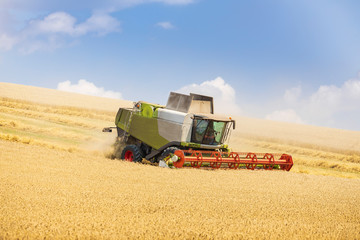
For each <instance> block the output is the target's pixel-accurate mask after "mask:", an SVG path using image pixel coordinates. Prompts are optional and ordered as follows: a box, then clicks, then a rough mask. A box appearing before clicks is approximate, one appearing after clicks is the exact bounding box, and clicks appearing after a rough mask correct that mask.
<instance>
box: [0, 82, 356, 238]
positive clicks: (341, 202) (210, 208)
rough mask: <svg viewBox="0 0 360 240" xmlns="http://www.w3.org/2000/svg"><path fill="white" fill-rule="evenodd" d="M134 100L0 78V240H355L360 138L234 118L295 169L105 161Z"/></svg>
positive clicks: (245, 137)
mask: <svg viewBox="0 0 360 240" xmlns="http://www.w3.org/2000/svg"><path fill="white" fill-rule="evenodd" d="M139 100H141V99H139ZM131 105H132V102H131V101H126V100H116V99H106V98H100V97H92V96H86V95H80V94H75V93H67V92H61V91H57V90H53V89H44V88H38V87H32V86H24V85H18V84H12V83H0V181H1V183H0V191H1V194H0V239H18V238H29V239H39V238H62V239H63V238H66V239H68V238H70V239H75V238H97V239H98V238H99V239H109V238H111V239H114V238H116V239H129V238H130V239H134V238H137V239H154V238H156V239H169V238H173V239H179V238H181V239H209V238H211V239H213V238H216V239H219V238H221V239H249V238H250V239H258V238H272V239H274V238H276V239H289V238H290V239H299V238H310V239H319V238H320V239H329V238H331V239H334V238H336V239H338V238H340V239H359V238H360V204H359V203H358V200H359V199H360V131H349V130H341V129H332V128H324V127H317V126H310V125H301V124H292V123H284V122H275V121H269V120H262V119H253V118H247V117H242V116H232V117H233V118H234V119H235V120H236V121H237V124H236V125H237V126H236V130H235V131H234V132H233V133H232V136H231V141H230V143H229V144H230V146H231V148H232V149H233V150H234V151H242V152H244V151H246V152H278V153H288V154H290V155H292V156H293V160H294V167H293V168H292V169H291V171H290V172H284V171H275V170H274V171H264V170H255V171H250V170H242V169H241V170H212V171H209V170H201V169H191V168H184V169H165V168H160V167H156V166H150V165H145V164H135V163H129V162H124V161H121V160H111V159H109V158H107V157H106V155H107V154H108V153H109V151H111V145H112V143H113V142H114V140H115V134H114V133H110V134H109V133H102V132H101V129H102V128H103V127H109V126H113V125H114V117H115V114H116V111H117V109H118V108H119V107H131ZM215 111H216V110H215Z"/></svg>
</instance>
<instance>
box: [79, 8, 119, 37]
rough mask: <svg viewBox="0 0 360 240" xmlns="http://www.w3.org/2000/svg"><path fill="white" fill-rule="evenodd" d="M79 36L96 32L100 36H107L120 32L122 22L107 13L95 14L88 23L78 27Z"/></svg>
mask: <svg viewBox="0 0 360 240" xmlns="http://www.w3.org/2000/svg"><path fill="white" fill-rule="evenodd" d="M75 31H76V32H77V34H80V35H83V34H86V33H88V32H96V33H98V34H99V35H106V34H108V33H111V32H119V31H120V22H119V21H118V20H116V19H115V18H113V17H111V16H110V15H108V14H105V13H95V14H93V15H92V16H91V17H90V18H89V19H87V20H86V22H84V23H81V24H79V25H78V26H76V29H75Z"/></svg>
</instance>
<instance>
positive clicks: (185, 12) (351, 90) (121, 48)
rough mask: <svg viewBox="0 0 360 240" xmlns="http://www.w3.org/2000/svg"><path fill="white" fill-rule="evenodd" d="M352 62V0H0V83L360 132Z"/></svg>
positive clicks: (356, 50) (355, 44)
mask: <svg viewBox="0 0 360 240" xmlns="http://www.w3.org/2000/svg"><path fill="white" fill-rule="evenodd" d="M74 2H75V3H74ZM359 72H360V2H359V1H355V0H342V1H335V0H326V1H325V0H317V1H310V0H301V1H300V0H294V1H285V0H273V1H265V0H252V1H239V0H237V1H235V0H228V1H215V0H103V1H97V0H89V1H83V0H79V1H70V0H63V1H47V0H1V1H0V81H2V82H11V83H19V84H25V85H33V86H39V87H46V88H53V89H61V90H67V91H75V92H80V93H86V94H93V95H100V96H107V97H120V98H123V99H127V100H133V101H137V100H145V101H150V102H155V103H160V104H165V103H166V100H167V96H168V94H169V92H170V91H179V92H184V93H187V92H197V93H201V94H208V95H212V96H214V97H215V101H216V102H215V111H216V112H218V113H228V114H233V115H243V116H250V117H257V118H266V119H271V120H281V121H290V122H297V123H304V124H312V125H319V126H327V127H336V128H342V129H350V130H357V131H359V130H360V104H359V103H360V75H359ZM80 80H81V81H80Z"/></svg>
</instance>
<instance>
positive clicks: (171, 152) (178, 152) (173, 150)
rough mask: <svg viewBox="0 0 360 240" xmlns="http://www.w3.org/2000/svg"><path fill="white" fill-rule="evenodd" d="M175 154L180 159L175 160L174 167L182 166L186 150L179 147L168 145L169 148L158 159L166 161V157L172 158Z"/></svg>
mask: <svg viewBox="0 0 360 240" xmlns="http://www.w3.org/2000/svg"><path fill="white" fill-rule="evenodd" d="M173 155H176V156H178V158H179V160H177V161H176V162H173V165H174V167H176V168H181V167H182V166H183V165H184V161H185V157H184V152H183V151H181V150H180V149H179V148H177V147H168V148H167V149H165V150H164V151H163V152H162V153H161V155H160V157H159V158H158V161H160V160H164V161H165V159H167V158H169V157H170V158H171V157H172V156H173Z"/></svg>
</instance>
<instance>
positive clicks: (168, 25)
mask: <svg viewBox="0 0 360 240" xmlns="http://www.w3.org/2000/svg"><path fill="white" fill-rule="evenodd" d="M156 25H157V26H159V27H161V28H163V29H166V30H169V29H173V28H175V27H174V25H172V24H171V23H170V22H158V23H157V24H156Z"/></svg>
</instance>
